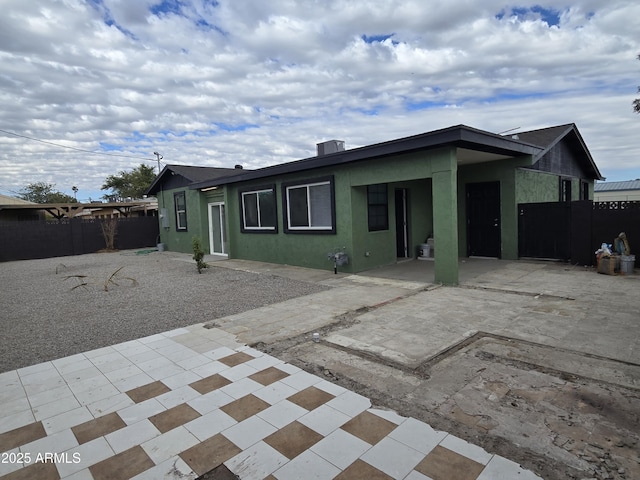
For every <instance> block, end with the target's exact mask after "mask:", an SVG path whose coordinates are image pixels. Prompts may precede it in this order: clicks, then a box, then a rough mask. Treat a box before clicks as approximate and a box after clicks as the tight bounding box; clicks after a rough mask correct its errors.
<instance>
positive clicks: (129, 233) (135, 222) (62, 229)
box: [0, 217, 159, 262]
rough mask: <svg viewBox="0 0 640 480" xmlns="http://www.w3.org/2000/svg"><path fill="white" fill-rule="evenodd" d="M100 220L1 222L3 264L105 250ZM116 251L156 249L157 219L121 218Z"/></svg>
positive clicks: (0, 235)
mask: <svg viewBox="0 0 640 480" xmlns="http://www.w3.org/2000/svg"><path fill="white" fill-rule="evenodd" d="M100 222H101V221H100V220H97V219H91V220H82V219H78V218H74V219H70V220H69V219H63V220H62V221H60V222H58V221H51V222H49V221H47V222H44V221H22V222H3V223H0V261H3V262H6V261H10V260H29V259H34V258H51V257H64V256H68V255H82V254H84V253H93V252H97V251H99V250H102V249H104V248H105V246H106V244H105V240H104V237H103V234H102V228H101V223H100ZM117 222H118V229H117V233H116V237H115V248H117V249H119V250H126V249H133V248H142V247H151V246H155V245H156V242H157V237H158V233H159V227H158V219H157V217H132V218H119V219H118V220H117Z"/></svg>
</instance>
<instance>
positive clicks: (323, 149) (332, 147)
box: [316, 140, 344, 157]
mask: <svg viewBox="0 0 640 480" xmlns="http://www.w3.org/2000/svg"><path fill="white" fill-rule="evenodd" d="M316 147H317V148H318V156H319V157H320V156H322V155H328V154H330V153H336V152H343V151H344V141H343V140H328V141H326V142H322V143H318V144H317V145H316Z"/></svg>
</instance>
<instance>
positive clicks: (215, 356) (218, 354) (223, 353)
mask: <svg viewBox="0 0 640 480" xmlns="http://www.w3.org/2000/svg"><path fill="white" fill-rule="evenodd" d="M234 353H237V352H236V351H235V350H232V349H231V348H229V347H220V348H216V349H215V350H212V351H210V352H205V353H203V355H204V356H205V357H208V358H210V359H211V360H219V359H220V358H224V357H228V356H229V355H233V354H234Z"/></svg>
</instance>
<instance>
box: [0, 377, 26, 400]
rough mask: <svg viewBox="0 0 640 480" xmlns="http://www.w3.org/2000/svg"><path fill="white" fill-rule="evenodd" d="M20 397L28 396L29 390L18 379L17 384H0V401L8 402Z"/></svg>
mask: <svg viewBox="0 0 640 480" xmlns="http://www.w3.org/2000/svg"><path fill="white" fill-rule="evenodd" d="M19 398H27V392H26V391H25V390H24V387H23V386H22V384H21V383H20V380H18V383H17V384H10V385H5V386H0V402H8V401H10V400H17V399H19Z"/></svg>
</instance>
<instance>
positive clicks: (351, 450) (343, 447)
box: [311, 429, 371, 470]
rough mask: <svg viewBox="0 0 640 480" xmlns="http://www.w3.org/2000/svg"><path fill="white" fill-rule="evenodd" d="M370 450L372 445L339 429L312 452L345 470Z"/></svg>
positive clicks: (320, 442)
mask: <svg viewBox="0 0 640 480" xmlns="http://www.w3.org/2000/svg"><path fill="white" fill-rule="evenodd" d="M370 448H371V445H369V444H368V443H367V442H365V441H364V440H360V439H359V438H358V437H356V436H354V435H351V434H350V433H348V432H345V431H344V430H342V429H337V430H334V431H333V432H332V433H331V434H329V435H328V436H326V437H325V438H323V439H322V440H320V441H319V442H318V443H316V444H315V445H313V446H312V447H311V451H313V452H315V453H317V454H318V455H320V456H321V457H322V458H324V459H325V460H327V461H328V462H330V463H332V464H333V465H335V466H336V467H338V468H339V469H341V470H344V469H345V468H347V467H348V466H349V465H351V464H352V463H353V462H355V461H356V460H357V459H358V458H359V457H360V455H362V454H363V453H364V452H366V451H367V450H369V449H370Z"/></svg>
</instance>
